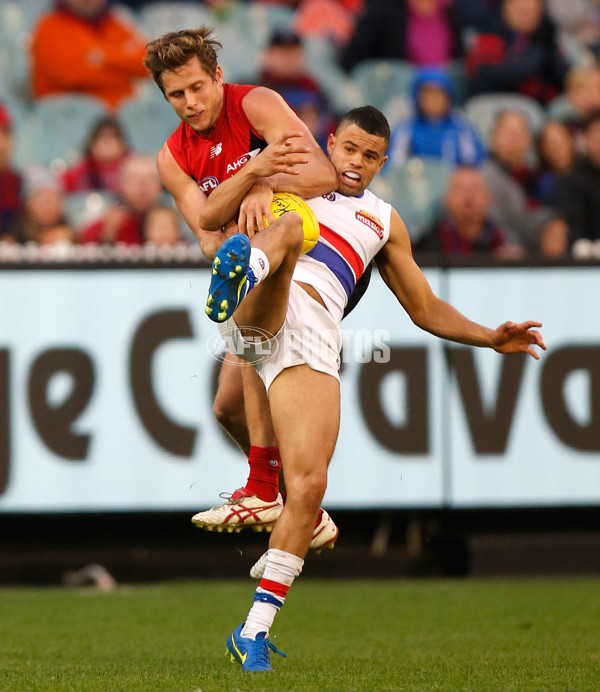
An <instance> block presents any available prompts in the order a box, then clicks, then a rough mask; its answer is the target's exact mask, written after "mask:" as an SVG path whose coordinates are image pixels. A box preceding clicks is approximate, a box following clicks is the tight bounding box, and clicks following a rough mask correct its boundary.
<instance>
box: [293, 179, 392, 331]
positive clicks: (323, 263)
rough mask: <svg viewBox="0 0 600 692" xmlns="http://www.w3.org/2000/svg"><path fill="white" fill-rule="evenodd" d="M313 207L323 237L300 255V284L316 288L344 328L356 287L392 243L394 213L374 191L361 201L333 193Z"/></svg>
mask: <svg viewBox="0 0 600 692" xmlns="http://www.w3.org/2000/svg"><path fill="white" fill-rule="evenodd" d="M307 203H308V205H309V206H310V208H311V209H312V210H313V211H314V213H315V215H316V217H317V220H318V221H319V229H320V233H321V235H320V237H319V242H318V243H317V244H316V245H315V247H314V248H313V249H312V250H309V252H307V253H306V254H304V255H300V258H299V259H298V263H297V264H296V269H295V270H294V280H296V281H302V282H304V283H307V284H310V285H311V286H314V288H315V289H316V290H317V291H318V292H319V294H320V295H321V297H322V298H323V301H324V302H325V305H326V306H327V309H328V310H329V312H330V313H331V315H332V316H333V318H334V319H335V320H336V321H337V322H340V321H341V319H342V315H343V312H344V308H345V307H346V305H347V303H348V299H349V298H350V295H351V294H352V291H354V287H355V286H356V282H357V281H358V279H359V278H360V277H361V275H362V273H363V272H364V271H365V268H366V267H367V266H368V265H369V263H370V262H371V260H372V259H373V258H374V257H375V255H376V254H377V253H378V252H379V250H380V249H381V248H382V247H383V246H384V245H385V243H386V242H387V240H388V238H389V235H390V219H391V214H392V207H391V205H389V204H388V203H387V202H384V201H383V200H382V199H380V198H379V197H376V196H375V195H374V194H373V193H372V192H370V191H369V190H365V191H364V192H363V193H362V194H361V195H360V196H358V197H345V196H344V195H341V194H339V193H338V192H332V193H330V194H328V195H323V197H314V198H313V199H309V200H307Z"/></svg>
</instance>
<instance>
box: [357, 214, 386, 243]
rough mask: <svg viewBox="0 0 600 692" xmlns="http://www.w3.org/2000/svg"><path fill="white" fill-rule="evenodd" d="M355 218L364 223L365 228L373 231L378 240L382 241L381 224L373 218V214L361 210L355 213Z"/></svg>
mask: <svg viewBox="0 0 600 692" xmlns="http://www.w3.org/2000/svg"><path fill="white" fill-rule="evenodd" d="M355 216H356V218H357V219H358V220H359V221H360V222H361V223H364V224H365V226H368V227H369V228H370V229H371V230H372V231H375V233H377V236H378V237H379V239H380V240H383V231H384V229H383V224H382V223H381V221H380V220H379V219H378V218H377V217H376V216H375V214H371V213H369V212H368V211H365V210H364V209H362V210H361V211H357V212H356V214H355Z"/></svg>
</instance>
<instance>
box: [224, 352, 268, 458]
mask: <svg viewBox="0 0 600 692" xmlns="http://www.w3.org/2000/svg"><path fill="white" fill-rule="evenodd" d="M248 369H249V368H248V367H247V364H246V363H245V362H244V361H242V360H241V359H240V358H238V357H237V356H234V355H232V354H231V353H229V351H228V352H227V354H226V355H225V360H224V361H223V365H222V367H221V372H220V374H219V388H218V389H217V394H216V396H215V401H214V403H213V411H214V414H215V417H216V419H217V421H218V422H219V425H220V426H221V427H222V428H223V429H224V430H225V431H226V432H227V433H228V434H229V436H230V437H231V439H232V440H233V441H234V442H235V443H236V444H237V445H238V447H239V448H240V449H241V450H242V452H243V453H244V454H245V455H246V456H248V454H249V452H250V439H251V436H252V431H251V430H249V426H248V422H247V419H246V410H245V408H246V407H245V395H244V388H243V379H242V371H243V370H248ZM257 377H258V376H257ZM263 389H264V387H263ZM269 426H271V420H270V418H269Z"/></svg>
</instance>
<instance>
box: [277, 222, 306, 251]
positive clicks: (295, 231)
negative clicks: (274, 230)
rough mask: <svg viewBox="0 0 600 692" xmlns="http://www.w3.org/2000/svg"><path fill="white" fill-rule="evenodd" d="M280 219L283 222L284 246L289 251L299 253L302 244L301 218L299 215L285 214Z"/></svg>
mask: <svg viewBox="0 0 600 692" xmlns="http://www.w3.org/2000/svg"><path fill="white" fill-rule="evenodd" d="M281 219H282V221H284V225H283V233H284V238H285V242H286V244H287V245H288V246H289V249H290V250H294V251H297V252H300V250H301V248H302V243H303V242H304V231H303V227H302V217H301V216H300V215H299V214H285V215H284V216H282V217H281Z"/></svg>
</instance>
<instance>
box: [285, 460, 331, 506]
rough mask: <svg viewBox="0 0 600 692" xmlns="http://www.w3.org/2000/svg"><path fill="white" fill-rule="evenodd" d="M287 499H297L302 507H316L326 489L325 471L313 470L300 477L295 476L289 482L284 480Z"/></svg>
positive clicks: (319, 503)
mask: <svg viewBox="0 0 600 692" xmlns="http://www.w3.org/2000/svg"><path fill="white" fill-rule="evenodd" d="M286 489H287V498H288V499H287V501H288V502H289V501H290V499H292V500H293V501H294V500H295V501H297V502H298V503H300V504H301V505H302V506H303V507H306V508H317V509H318V507H319V506H320V505H321V500H322V499H323V496H324V495H325V490H326V489H327V472H326V471H325V470H323V471H321V470H320V469H319V470H314V471H312V472H310V473H308V474H303V475H302V476H301V477H298V478H295V479H294V480H293V481H292V482H291V483H290V481H289V480H287V481H286Z"/></svg>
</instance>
